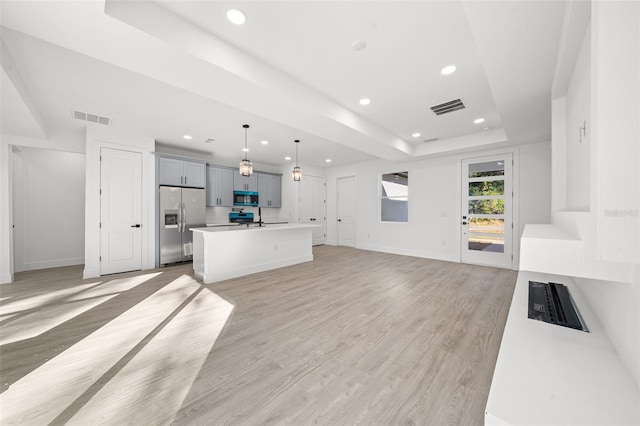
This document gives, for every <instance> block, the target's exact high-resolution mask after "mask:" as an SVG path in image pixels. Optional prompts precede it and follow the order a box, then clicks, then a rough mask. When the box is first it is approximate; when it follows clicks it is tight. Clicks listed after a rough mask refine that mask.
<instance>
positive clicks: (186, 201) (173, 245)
mask: <svg viewBox="0 0 640 426" xmlns="http://www.w3.org/2000/svg"><path fill="white" fill-rule="evenodd" d="M205 194H206V193H205V190H204V189H198V188H178V187H174V186H161V187H160V221H159V224H160V264H161V265H166V264H167V263H175V262H184V261H188V260H192V259H193V232H192V231H190V230H189V228H198V227H203V226H206V215H207V214H206V211H207V208H206V204H205V203H206V195H205Z"/></svg>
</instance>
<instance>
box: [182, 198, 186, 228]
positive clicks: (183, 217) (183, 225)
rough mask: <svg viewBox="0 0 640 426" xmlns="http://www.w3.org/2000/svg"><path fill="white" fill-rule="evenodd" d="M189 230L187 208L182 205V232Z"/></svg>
mask: <svg viewBox="0 0 640 426" xmlns="http://www.w3.org/2000/svg"><path fill="white" fill-rule="evenodd" d="M186 230H187V207H186V206H185V203H182V232H186Z"/></svg>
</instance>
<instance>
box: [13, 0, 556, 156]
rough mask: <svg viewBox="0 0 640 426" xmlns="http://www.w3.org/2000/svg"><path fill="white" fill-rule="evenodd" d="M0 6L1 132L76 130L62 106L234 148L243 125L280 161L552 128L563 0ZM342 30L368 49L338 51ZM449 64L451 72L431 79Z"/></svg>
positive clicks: (432, 148) (522, 136)
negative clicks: (450, 106) (459, 105)
mask: <svg viewBox="0 0 640 426" xmlns="http://www.w3.org/2000/svg"><path fill="white" fill-rule="evenodd" d="M0 7H1V12H2V16H1V23H2V43H3V46H2V47H3V49H2V53H3V55H2V65H3V69H4V72H3V75H2V80H1V83H2V96H1V101H2V122H1V125H2V132H3V133H8V134H16V135H20V136H27V137H43V136H45V137H49V138H55V137H59V136H58V135H65V137H82V134H83V133H82V129H83V128H84V126H85V125H87V123H83V122H80V121H78V120H74V119H72V114H71V112H72V110H81V111H86V112H90V113H95V114H98V115H102V116H107V117H110V118H112V120H113V121H112V124H111V125H112V126H113V127H118V128H122V129H127V130H131V131H132V132H136V133H142V134H145V135H149V136H151V137H153V138H155V139H156V141H158V142H160V143H162V144H163V145H169V146H175V147H181V148H185V149H191V150H195V151H205V152H211V153H212V156H213V158H216V157H219V158H237V159H239V158H240V157H241V156H242V152H241V148H242V146H243V143H244V133H243V130H242V127H241V126H242V124H244V123H248V124H250V125H251V128H250V129H249V133H248V134H249V148H250V153H249V158H250V159H252V160H253V161H256V162H259V163H264V164H271V165H282V164H286V163H287V161H286V160H285V159H284V157H285V156H287V155H289V156H293V153H294V143H293V140H294V139H300V140H301V144H300V163H301V165H302V166H304V165H305V164H306V165H311V166H317V167H327V166H329V165H330V166H337V165H344V164H348V163H353V162H356V161H364V160H369V159H373V158H376V157H377V158H384V159H388V160H410V159H414V158H422V157H423V156H425V155H430V154H434V153H439V152H445V151H457V150H461V149H465V147H469V146H474V147H475V148H477V147H478V146H498V145H500V144H517V143H527V142H538V141H544V140H549V139H550V133H551V130H550V93H551V86H552V80H553V72H554V67H555V65H556V51H557V48H558V43H559V39H560V33H561V28H562V23H563V16H564V9H565V4H564V2H559V1H552V2H527V1H523V2H519V1H512V2H489V1H472V2H460V1H446V2H445V1H442V2H441V1H407V2H396V1H373V2H362V1H331V2H327V1H254V2H251V1H243V2H225V1H175V0H174V1H165V0H161V1H156V2H149V1H131V2H128V1H112V0H107V1H106V2H105V1H82V2H74V1H69V2H61V1H27V2H25V1H7V0H3V1H2V2H1V3H0ZM231 7H237V8H240V9H241V10H243V11H244V12H245V13H246V14H247V16H248V21H247V23H246V24H245V25H244V26H236V25H233V24H231V23H229V22H228V21H227V20H226V18H225V13H226V11H227V10H228V9H230V8H231ZM356 40H363V41H365V42H366V43H367V47H366V48H365V49H363V50H361V51H356V50H354V49H352V43H353V42H354V41H356ZM449 64H455V65H456V67H457V70H456V72H455V73H453V74H452V75H449V76H443V75H441V74H440V70H441V68H442V67H444V66H446V65H449ZM363 97H368V98H370V99H371V101H372V102H371V104H370V105H368V106H362V105H360V104H359V103H358V100H359V99H361V98H363ZM455 98H461V99H462V100H463V101H464V103H465V104H466V106H467V108H466V109H464V110H461V111H456V112H452V113H450V114H446V115H443V116H439V117H438V116H435V115H434V114H433V113H432V112H431V110H430V108H429V107H430V106H433V105H435V104H439V103H442V102H446V101H449V100H451V99H455ZM478 117H483V118H485V120H486V121H485V122H484V123H482V124H474V123H473V120H474V119H475V118H478ZM89 125H96V124H89ZM414 132H420V133H421V136H420V137H419V138H414V137H412V133H414ZM185 134H189V135H192V136H193V139H192V140H191V141H186V140H184V139H183V138H182V136H183V135H185ZM70 135H72V136H70ZM207 138H214V139H215V142H213V143H205V142H204V141H205V140H206V139H207ZM432 138H438V141H437V142H424V140H427V139H432ZM263 139H266V140H268V141H269V144H268V145H262V144H260V143H259V141H260V140H263ZM326 158H331V159H332V160H333V161H332V162H331V163H330V164H328V163H326V162H325V159H326Z"/></svg>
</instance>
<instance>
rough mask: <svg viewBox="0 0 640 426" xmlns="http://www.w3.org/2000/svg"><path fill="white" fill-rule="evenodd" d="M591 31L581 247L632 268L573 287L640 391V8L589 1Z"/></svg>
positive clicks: (599, 259) (620, 266) (603, 259)
mask: <svg viewBox="0 0 640 426" xmlns="http://www.w3.org/2000/svg"><path fill="white" fill-rule="evenodd" d="M590 34H591V35H590V37H591V68H592V81H591V104H592V110H591V117H592V122H593V124H592V129H593V130H592V132H593V133H592V150H591V155H592V161H591V164H592V167H593V168H594V173H592V176H591V179H592V180H591V198H592V200H593V201H592V206H593V207H592V213H591V215H590V216H591V221H592V223H594V224H595V226H594V228H595V230H594V232H593V233H594V234H597V235H594V236H593V237H592V238H589V239H588V240H587V241H585V244H588V245H589V247H588V248H589V254H590V256H592V257H593V258H594V259H596V261H597V262H598V264H601V265H602V267H603V268H604V267H605V266H610V267H615V268H617V269H619V270H631V273H630V275H631V276H632V278H631V279H630V280H628V281H625V282H622V283H620V282H612V281H595V280H584V279H581V280H579V281H578V283H579V285H580V287H581V289H582V291H583V293H584V295H585V296H586V298H587V299H588V300H589V301H590V304H591V306H592V307H593V309H594V311H595V312H596V314H597V315H598V317H599V318H600V321H601V322H602V324H603V325H604V327H605V330H606V331H607V334H608V336H609V339H610V340H611V342H612V343H613V345H614V346H615V347H616V350H617V351H618V353H619V355H620V357H621V359H622V360H623V362H624V363H625V365H626V366H627V368H628V369H629V371H630V372H631V374H632V376H633V377H634V379H635V381H636V383H637V384H638V386H640V314H639V312H640V213H638V212H639V210H640V172H639V170H638V169H639V167H638V165H639V164H640V124H639V122H640V120H639V119H638V117H640V96H639V95H640V3H638V2H594V3H593V4H592V19H591V33H590ZM618 213H619V214H618Z"/></svg>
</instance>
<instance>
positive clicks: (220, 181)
mask: <svg viewBox="0 0 640 426" xmlns="http://www.w3.org/2000/svg"><path fill="white" fill-rule="evenodd" d="M234 172H235V171H234V170H233V169H226V168H221V167H213V166H207V206H209V207H232V206H233V176H234Z"/></svg>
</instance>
